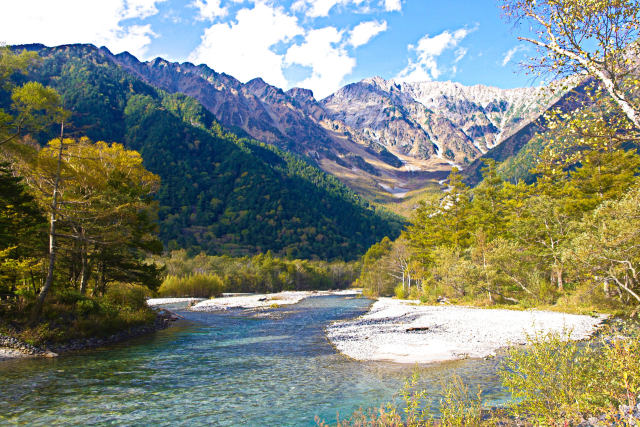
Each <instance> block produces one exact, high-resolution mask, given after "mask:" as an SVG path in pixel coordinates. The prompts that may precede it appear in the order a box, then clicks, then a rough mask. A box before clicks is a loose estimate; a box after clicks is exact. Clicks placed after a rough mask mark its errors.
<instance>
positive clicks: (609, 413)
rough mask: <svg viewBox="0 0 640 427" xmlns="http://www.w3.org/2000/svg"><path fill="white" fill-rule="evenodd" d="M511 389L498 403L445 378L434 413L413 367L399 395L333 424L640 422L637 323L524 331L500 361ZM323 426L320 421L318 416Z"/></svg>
mask: <svg viewBox="0 0 640 427" xmlns="http://www.w3.org/2000/svg"><path fill="white" fill-rule="evenodd" d="M498 366H499V367H498V375H499V377H500V379H501V381H502V385H503V386H504V387H505V388H507V389H508V390H509V391H510V392H511V395H512V399H511V400H510V402H507V403H506V404H505V405H503V406H501V407H499V408H488V407H485V406H483V403H482V390H472V389H470V388H469V387H468V386H467V385H466V384H464V382H463V381H462V380H461V379H460V378H459V377H455V376H454V377H452V378H446V379H443V381H442V391H441V396H442V397H441V400H440V406H439V409H438V412H432V411H429V410H427V409H424V404H423V403H424V399H425V398H426V397H427V396H426V392H425V391H423V390H420V389H419V387H418V378H417V374H415V375H414V377H413V378H411V379H408V380H407V381H406V383H405V386H404V388H403V389H402V390H401V391H400V392H399V393H398V399H397V400H396V401H393V402H389V403H386V404H383V405H382V406H380V407H379V408H370V409H367V410H360V411H358V412H356V413H354V414H351V415H350V416H348V417H346V418H344V419H342V420H340V419H338V420H337V426H339V427H347V426H377V425H384V426H495V425H501V426H511V425H516V426H581V427H586V426H605V425H619V426H637V425H640V324H639V323H638V321H636V320H633V321H629V320H622V319H615V320H613V321H611V322H610V323H609V324H608V325H607V326H606V328H603V329H602V330H601V331H600V332H599V333H598V334H597V336H596V337H594V338H592V339H591V340H588V341H582V342H580V341H571V340H567V339H566V337H565V336H563V334H557V333H548V334H536V335H532V336H529V338H528V340H527V343H526V345H525V346H518V347H513V348H511V349H509V350H508V351H507V352H506V355H505V356H504V358H503V359H502V360H501V361H500V363H499V365H498ZM316 422H317V424H318V425H320V426H327V425H328V424H326V423H325V421H324V420H319V419H316Z"/></svg>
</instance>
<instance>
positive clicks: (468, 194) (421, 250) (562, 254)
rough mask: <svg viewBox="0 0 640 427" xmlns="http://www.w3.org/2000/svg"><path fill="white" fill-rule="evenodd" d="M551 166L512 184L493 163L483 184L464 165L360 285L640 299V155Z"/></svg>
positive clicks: (372, 253) (574, 299)
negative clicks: (474, 183)
mask: <svg viewBox="0 0 640 427" xmlns="http://www.w3.org/2000/svg"><path fill="white" fill-rule="evenodd" d="M546 166H549V165H546ZM546 166H545V165H540V166H539V167H538V169H537V172H538V174H539V177H538V180H537V182H536V183H534V184H530V185H527V184H525V183H522V182H520V183H518V184H511V183H508V182H504V181H502V180H501V179H500V177H499V176H498V175H497V173H496V168H495V164H494V163H493V162H491V161H489V162H488V164H487V166H486V167H485V169H484V175H485V179H484V180H483V182H482V183H481V184H480V185H479V186H478V187H476V188H475V189H470V188H468V187H467V186H465V185H464V184H463V183H462V182H461V180H460V176H459V174H458V173H457V172H455V171H454V172H453V173H452V174H451V176H450V180H449V189H448V192H447V193H445V194H444V195H441V196H435V197H433V198H432V199H430V200H427V201H424V202H422V203H421V205H420V207H419V208H418V209H417V211H416V213H415V215H414V217H413V219H412V223H411V225H410V226H409V227H408V229H407V231H406V232H405V233H404V234H403V237H402V238H401V239H399V240H398V241H395V242H391V241H390V240H388V239H385V240H383V241H381V242H380V243H378V244H376V245H374V246H373V247H372V248H371V249H370V250H369V251H368V252H367V254H366V255H365V257H364V259H363V264H364V267H363V271H362V274H361V277H360V278H359V283H360V284H362V285H363V286H366V287H367V288H368V289H369V292H371V293H372V294H393V293H394V292H396V293H397V294H398V295H400V296H407V295H412V296H413V297H418V298H422V299H424V300H434V299H435V298H437V297H438V296H446V297H450V298H456V299H460V300H482V299H485V300H487V302H489V303H492V302H501V303H509V304H512V303H521V304H525V305H540V304H543V305H544V304H554V303H556V302H557V301H558V300H559V299H561V298H562V299H563V302H564V303H570V302H571V303H587V304H589V303H592V304H596V305H598V304H606V305H610V306H611V307H614V306H616V305H623V306H624V305H630V304H631V305H634V304H638V302H640V298H639V297H638V291H639V290H640V289H639V288H640V282H638V278H637V276H636V275H635V274H634V271H635V269H636V268H637V266H638V263H639V262H640V251H638V248H637V244H636V242H637V241H638V239H639V238H640V235H639V234H638V233H640V231H639V230H640V212H639V211H638V206H640V185H639V180H638V177H637V174H638V172H640V156H638V154H637V153H635V151H624V150H619V149H613V148H611V149H608V148H605V149H589V150H587V151H586V152H584V153H583V162H582V164H581V165H580V166H578V167H576V168H575V169H571V170H564V169H562V168H561V167H560V168H559V167H546Z"/></svg>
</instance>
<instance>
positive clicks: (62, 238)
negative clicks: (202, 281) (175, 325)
mask: <svg viewBox="0 0 640 427" xmlns="http://www.w3.org/2000/svg"><path fill="white" fill-rule="evenodd" d="M37 61H38V58H37V57H36V56H35V55H33V54H31V53H28V52H22V53H20V54H14V53H12V52H11V51H10V50H8V49H7V48H1V49H0V78H2V79H3V80H1V81H0V85H1V88H0V92H2V98H4V99H11V101H12V102H11V103H10V104H8V106H7V107H6V108H4V109H2V110H0V118H1V121H2V126H1V127H0V139H1V140H2V144H1V145H0V160H1V163H0V225H1V227H0V229H1V230H0V332H2V333H9V334H14V335H19V336H21V337H22V338H24V339H27V340H29V341H31V342H40V341H51V340H68V339H71V338H75V337H80V336H94V335H99V334H108V333H112V332H114V331H116V330H120V329H123V328H128V327H131V326H135V325H140V324H144V323H148V322H150V321H152V320H153V319H154V318H155V315H154V314H153V312H152V311H150V310H149V309H148V307H146V303H145V300H144V297H145V295H146V294H148V293H150V292H152V291H153V290H155V289H157V288H158V287H159V285H160V283H161V273H162V271H161V269H159V268H157V267H156V266H155V265H151V264H147V263H145V262H144V260H145V259H146V257H147V256H148V254H150V253H159V252H160V251H161V250H162V244H161V242H160V241H159V240H158V238H157V236H156V232H157V224H156V223H155V221H154V219H155V215H156V214H155V212H156V206H155V205H156V204H155V202H154V201H153V195H154V193H155V192H156V191H157V188H158V186H159V179H158V177H157V176H156V175H154V174H152V173H150V172H149V171H147V170H146V169H145V168H144V167H143V166H142V158H141V157H140V155H139V154H138V153H137V152H135V151H131V150H127V149H125V148H124V147H123V146H122V145H121V144H117V143H111V144H108V143H105V142H95V143H94V142H92V141H91V140H89V139H88V138H86V137H83V138H79V139H76V138H66V137H65V136H66V135H65V133H64V123H65V121H66V119H67V118H68V112H67V111H65V110H63V109H62V106H61V104H62V102H61V99H60V97H59V95H58V93H57V92H56V91H55V90H53V89H52V88H50V87H45V86H43V85H42V84H40V83H37V82H33V81H28V82H25V83H23V84H14V83H12V81H11V80H10V79H9V78H10V77H11V76H12V75H14V74H15V73H20V72H22V73H24V72H25V70H26V68H27V67H29V66H33V65H36V63H37ZM54 122H57V123H58V127H59V129H60V130H59V132H60V137H59V138H56V139H52V140H51V141H49V142H48V143H47V144H46V145H45V146H44V147H40V146H38V145H35V144H32V143H30V139H29V138H28V137H25V135H26V133H27V132H31V133H37V132H41V131H43V129H46V127H47V126H49V125H50V124H51V123H54Z"/></svg>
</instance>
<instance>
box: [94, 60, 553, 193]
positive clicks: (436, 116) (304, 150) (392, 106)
mask: <svg viewBox="0 0 640 427" xmlns="http://www.w3.org/2000/svg"><path fill="white" fill-rule="evenodd" d="M100 52H101V54H102V55H103V56H104V57H105V58H108V59H109V60H111V61H113V62H114V63H116V64H118V65H120V66H121V67H122V68H123V69H124V70H126V71H127V72H129V73H131V74H132V75H134V76H136V77H138V78H139V79H141V80H143V81H144V82H146V83H148V84H150V85H153V86H154V87H158V88H160V89H162V90H165V91H167V92H169V93H184V94H186V95H188V96H191V97H193V98H195V99H196V100H198V101H199V102H200V103H201V104H202V105H203V106H204V107H206V108H207V109H208V110H209V111H210V112H211V113H212V114H213V115H214V116H215V117H216V119H217V120H218V121H219V122H220V124H221V125H222V126H224V127H225V128H226V129H230V130H232V131H233V132H235V133H237V134H238V135H243V136H250V137H252V138H254V139H256V140H259V141H263V142H265V143H268V144H273V145H275V146H277V147H279V148H282V149H285V150H287V151H291V152H294V153H297V154H300V155H304V156H306V157H307V158H309V159H311V160H312V161H313V162H314V163H315V164H316V165H317V166H319V167H320V168H321V169H323V170H324V171H326V172H328V173H330V174H332V175H334V176H336V177H338V178H339V179H341V180H342V181H343V182H344V183H346V184H347V185H349V186H350V187H351V188H352V189H354V190H356V191H357V192H359V193H361V194H364V195H365V196H368V197H369V198H374V197H375V196H376V195H379V194H380V193H383V194H384V193H386V195H388V196H391V195H396V196H397V195H402V194H404V193H406V192H407V191H410V190H415V189H420V188H422V187H424V185H425V184H426V183H427V182H430V181H433V180H434V179H441V178H444V177H445V176H446V175H447V173H448V171H449V170H450V169H451V167H452V166H454V165H455V166H458V167H459V168H464V167H466V166H468V165H469V164H471V163H472V162H473V161H474V160H476V159H477V158H479V157H481V156H482V155H483V154H485V153H487V151H489V150H490V149H492V148H494V147H496V146H498V145H500V144H501V143H502V142H503V141H504V140H506V139H507V138H508V137H509V136H511V135H512V134H514V133H515V132H517V131H518V130H519V129H520V128H521V127H523V126H524V125H526V124H527V123H529V122H531V121H533V120H535V119H536V118H537V117H538V116H539V115H540V114H541V113H542V112H544V111H545V110H546V109H547V108H548V107H549V105H551V104H552V103H553V102H554V101H555V100H557V99H558V97H559V96H560V95H559V94H558V93H557V92H555V93H551V92H550V91H548V90H547V88H545V87H538V88H523V89H507V90H504V89H498V88H494V87H487V86H482V85H477V86H472V87H466V86H463V85H461V84H458V83H452V82H422V83H404V82H396V81H393V80H384V79H381V78H378V77H375V78H370V79H365V80H363V81H361V82H358V83H353V84H349V85H347V86H345V87H343V88H341V89H340V90H338V91H337V92H336V93H334V94H332V95H330V96H329V97H327V98H325V99H323V100H316V99H315V98H314V96H313V93H312V92H311V91H309V90H307V89H302V88H293V89H290V90H288V91H286V92H285V91H283V90H282V89H279V88H277V87H275V86H271V85H269V84H267V83H265V82H264V81H263V80H262V79H260V78H257V79H253V80H251V81H249V82H247V83H242V82H240V81H238V80H237V79H235V78H234V77H232V76H229V75H226V74H224V73H217V72H215V71H214V70H212V69H211V68H209V67H207V66H206V65H194V64H191V63H174V62H169V61H166V60H164V59H161V58H156V59H154V60H152V61H147V62H141V61H138V60H137V59H136V58H135V57H133V56H132V55H130V54H129V53H126V52H125V53H121V54H118V55H113V54H111V52H109V51H108V50H107V49H106V48H101V49H100Z"/></svg>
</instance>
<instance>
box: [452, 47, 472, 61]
mask: <svg viewBox="0 0 640 427" xmlns="http://www.w3.org/2000/svg"><path fill="white" fill-rule="evenodd" d="M467 52H469V49H467V48H466V47H459V48H458V49H457V50H456V59H454V60H453V62H454V64H457V63H458V62H460V61H462V58H464V57H465V56H466V55H467Z"/></svg>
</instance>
